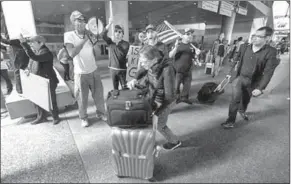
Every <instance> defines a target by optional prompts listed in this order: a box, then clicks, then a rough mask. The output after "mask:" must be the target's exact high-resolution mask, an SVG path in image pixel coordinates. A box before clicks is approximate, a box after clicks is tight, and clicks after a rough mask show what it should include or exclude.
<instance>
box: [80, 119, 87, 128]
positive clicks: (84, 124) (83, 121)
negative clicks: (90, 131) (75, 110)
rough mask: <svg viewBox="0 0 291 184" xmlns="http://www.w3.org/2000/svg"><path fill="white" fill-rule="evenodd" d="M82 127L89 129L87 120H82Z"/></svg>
mask: <svg viewBox="0 0 291 184" xmlns="http://www.w3.org/2000/svg"><path fill="white" fill-rule="evenodd" d="M81 125H82V127H84V128H85V127H88V126H89V122H88V120H87V119H82V123H81Z"/></svg>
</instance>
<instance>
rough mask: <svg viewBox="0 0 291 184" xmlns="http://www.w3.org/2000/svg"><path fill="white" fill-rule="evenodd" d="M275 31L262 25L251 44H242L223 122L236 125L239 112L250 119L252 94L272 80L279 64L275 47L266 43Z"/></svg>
mask: <svg viewBox="0 0 291 184" xmlns="http://www.w3.org/2000/svg"><path fill="white" fill-rule="evenodd" d="M272 34H273V30H272V28H270V27H261V28H259V29H258V30H257V31H256V34H255V35H254V39H253V41H252V44H250V45H248V44H243V45H241V47H240V50H239V53H238V55H237V58H236V59H235V60H238V63H237V64H236V66H235V67H234V70H235V72H233V73H232V74H233V75H234V76H233V78H235V80H236V85H235V87H234V92H233V97H232V100H231V103H230V106H229V114H228V119H227V120H226V122H225V123H222V124H221V125H222V126H223V127H224V128H233V127H234V123H235V120H236V115H237V112H239V113H240V115H241V116H242V117H243V119H244V120H248V119H249V118H248V116H247V115H246V110H247V106H248V104H249V102H250V99H251V96H254V97H257V96H259V95H261V94H262V93H263V92H262V91H263V90H264V89H265V88H266V87H267V85H268V83H269V82H270V80H271V78H272V76H273V73H274V70H275V69H276V67H277V66H278V64H279V60H278V59H277V58H276V49H275V48H273V47H271V46H269V45H268V44H267V43H268V40H269V39H270V38H271V35H272ZM229 77H230V76H229Z"/></svg>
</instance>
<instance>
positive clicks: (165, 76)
mask: <svg viewBox="0 0 291 184" xmlns="http://www.w3.org/2000/svg"><path fill="white" fill-rule="evenodd" d="M140 62H141V65H142V67H141V68H140V69H139V70H138V71H137V73H136V76H135V79H133V80H132V81H130V82H129V83H128V87H129V88H130V89H132V88H134V86H135V84H137V83H138V82H137V81H138V80H139V79H140V78H142V77H144V76H145V75H147V76H148V78H147V82H146V84H147V87H148V88H149V97H150V99H151V102H152V105H153V107H152V108H153V110H154V112H155V115H157V116H158V122H157V123H158V124H157V125H158V127H157V128H158V131H159V132H160V133H161V134H162V135H163V136H164V137H165V138H166V139H167V141H168V142H167V143H165V144H164V145H163V148H164V149H167V150H174V149H176V148H178V147H179V146H181V144H182V143H181V141H179V139H178V137H177V136H176V135H175V134H174V133H173V132H172V131H171V129H170V128H169V127H168V126H167V121H168V116H169V114H170V112H171V110H172V107H173V106H174V105H175V87H174V83H173V81H174V80H175V71H174V67H173V65H172V62H170V61H169V59H167V58H164V57H163V56H162V55H161V52H160V51H159V50H158V49H157V48H156V47H155V46H151V45H145V46H144V47H143V48H142V49H141V50H140Z"/></svg>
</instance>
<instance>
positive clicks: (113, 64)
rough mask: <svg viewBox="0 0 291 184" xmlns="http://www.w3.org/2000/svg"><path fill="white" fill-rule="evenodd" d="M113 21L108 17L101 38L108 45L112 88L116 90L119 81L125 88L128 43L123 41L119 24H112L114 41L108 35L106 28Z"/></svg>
mask: <svg viewBox="0 0 291 184" xmlns="http://www.w3.org/2000/svg"><path fill="white" fill-rule="evenodd" d="M112 23H113V19H112V18H110V19H109V24H108V25H107V26H106V28H105V30H104V32H103V33H102V38H103V39H104V41H105V42H106V43H107V45H108V46H109V52H110V55H109V68H110V71H111V77H112V83H113V88H114V89H115V90H118V88H119V83H120V84H121V88H122V89H126V88H127V87H126V70H127V66H126V63H127V59H126V55H127V52H128V50H129V43H128V42H127V41H124V40H123V39H122V38H123V35H124V29H123V28H122V27H121V26H120V25H115V26H114V41H112V39H111V38H109V37H108V35H107V34H108V30H109V28H110V26H111V25H112Z"/></svg>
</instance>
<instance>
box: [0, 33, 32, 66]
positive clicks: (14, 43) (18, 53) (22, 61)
mask: <svg viewBox="0 0 291 184" xmlns="http://www.w3.org/2000/svg"><path fill="white" fill-rule="evenodd" d="M1 42H3V43H5V44H7V45H10V46H11V47H12V48H13V51H14V55H15V59H14V66H15V68H16V69H25V68H26V67H27V65H28V63H29V58H28V56H27V54H26V53H25V51H24V50H23V48H22V46H21V44H20V41H19V40H18V39H16V40H6V39H3V38H2V37H1Z"/></svg>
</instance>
